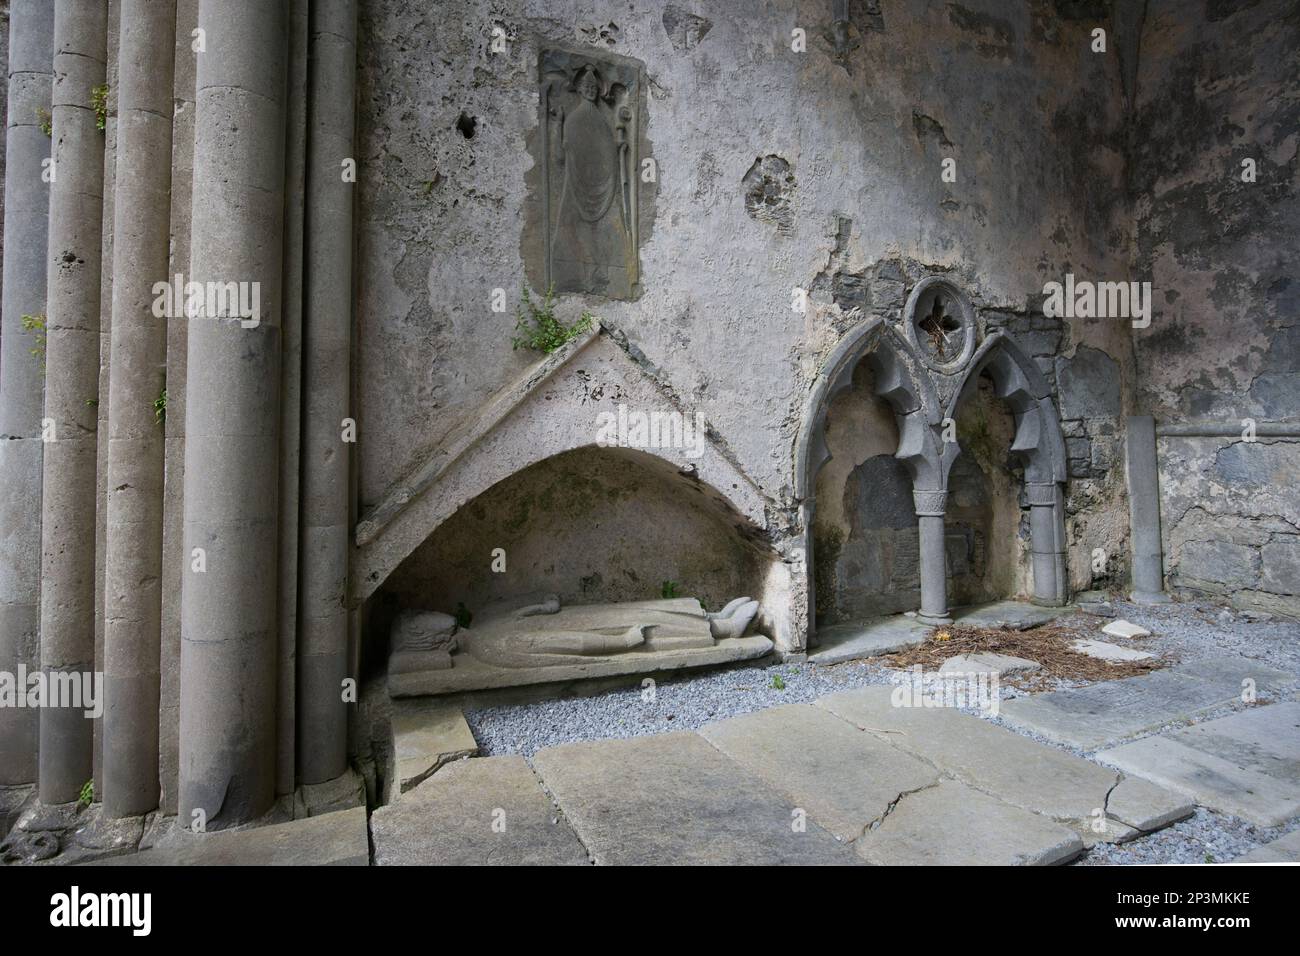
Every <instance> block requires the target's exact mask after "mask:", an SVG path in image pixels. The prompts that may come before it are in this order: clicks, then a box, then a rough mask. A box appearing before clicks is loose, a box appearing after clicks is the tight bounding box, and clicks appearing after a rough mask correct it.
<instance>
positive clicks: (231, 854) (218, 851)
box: [92, 807, 370, 866]
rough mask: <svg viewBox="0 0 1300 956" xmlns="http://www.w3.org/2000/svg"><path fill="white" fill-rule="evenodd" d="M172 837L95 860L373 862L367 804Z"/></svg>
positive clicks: (177, 863) (143, 862)
mask: <svg viewBox="0 0 1300 956" xmlns="http://www.w3.org/2000/svg"><path fill="white" fill-rule="evenodd" d="M168 839H169V845H159V846H155V847H153V848H152V849H148V850H142V851H140V852H139V853H130V854H127V855H126V856H114V857H109V858H108V859H102V860H95V861H94V863H93V864H92V865H95V866H367V865H368V864H369V862H370V844H369V841H368V840H367V838H366V808H365V807H353V808H352V809H351V810H340V811H338V812H336V813H325V814H321V815H320V816H315V817H306V818H304V819H302V820H293V821H291V822H289V823H276V824H272V825H271V826H264V827H252V828H250V829H247V830H219V831H216V832H213V833H188V832H185V831H182V830H175V831H174V832H173V834H172V836H171V837H169V838H168ZM171 841H174V842H171Z"/></svg>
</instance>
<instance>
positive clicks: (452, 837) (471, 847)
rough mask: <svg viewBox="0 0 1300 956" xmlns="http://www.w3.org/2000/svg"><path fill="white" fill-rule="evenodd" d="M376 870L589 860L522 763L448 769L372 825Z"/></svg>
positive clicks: (381, 812)
mask: <svg viewBox="0 0 1300 956" xmlns="http://www.w3.org/2000/svg"><path fill="white" fill-rule="evenodd" d="M370 835H371V838H372V839H373V840H374V844H375V863H376V864H377V865H381V866H404V865H416V866H479V865H488V864H490V865H496V866H557V865H573V866H578V865H585V864H587V863H588V862H589V860H588V858H587V852H586V851H585V850H584V849H583V848H582V844H581V843H579V842H578V838H577V837H576V836H574V834H573V831H572V830H571V829H570V828H569V826H568V824H567V823H566V822H565V821H564V818H563V817H562V816H561V815H560V813H559V812H558V811H557V810H556V809H555V807H554V806H553V805H552V804H551V800H550V799H549V798H548V797H547V796H546V794H545V793H544V792H543V791H542V788H541V785H540V784H539V783H538V782H537V777H536V776H534V774H533V772H532V770H530V769H529V767H528V764H527V762H525V760H524V758H523V757H515V756H508V757H473V758H471V759H469V760H458V761H456V762H454V763H451V764H448V765H447V766H446V767H444V768H443V769H441V770H439V771H438V772H437V773H436V774H434V775H433V776H432V777H430V778H429V779H428V780H426V781H424V782H423V783H422V784H420V785H419V786H417V787H416V788H415V789H413V790H411V791H410V792H408V793H406V794H403V795H402V799H401V801H400V802H399V803H393V804H389V805H388V806H385V807H380V808H379V809H378V810H376V811H375V812H374V813H373V814H371V817H370Z"/></svg>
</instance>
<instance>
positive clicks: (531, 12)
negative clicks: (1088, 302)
mask: <svg viewBox="0 0 1300 956" xmlns="http://www.w3.org/2000/svg"><path fill="white" fill-rule="evenodd" d="M499 10H500V8H499V7H497V6H496V5H493V4H489V3H487V2H485V0H455V2H449V3H445V4H442V5H439V6H438V7H437V8H430V7H428V5H427V4H424V3H422V2H416V0H375V2H372V3H367V4H365V5H364V8H363V10H362V19H361V25H360V28H361V44H360V48H361V67H360V77H359V84H360V95H359V104H360V107H359V143H360V145H359V152H360V162H361V165H362V167H363V169H364V170H365V172H364V174H363V175H362V176H361V177H360V180H359V207H358V226H357V229H358V248H359V257H360V259H359V275H360V280H359V303H358V310H357V315H358V324H359V341H360V354H359V356H358V363H359V374H358V381H359V389H360V395H359V404H360V423H361V434H362V435H363V436H364V438H363V441H362V444H361V460H360V462H359V469H360V476H359V482H360V487H359V494H360V498H361V504H362V507H363V509H364V508H365V507H368V506H370V505H372V504H374V503H375V502H376V501H378V500H380V499H381V498H382V497H383V496H384V494H385V492H386V491H388V490H389V489H391V488H392V487H393V486H394V485H395V484H396V483H399V482H400V481H401V479H402V478H403V477H404V476H405V475H407V474H408V473H409V472H410V471H411V469H412V468H414V467H416V465H417V463H418V462H419V461H421V460H422V459H423V458H425V457H427V454H428V452H429V450H430V449H432V448H434V447H436V446H437V444H438V443H439V441H440V440H441V439H442V438H443V437H444V436H445V435H447V434H448V432H449V431H450V430H452V429H453V428H455V427H456V426H457V424H458V423H459V422H461V421H463V420H465V419H466V418H468V417H471V416H473V415H474V414H475V412H476V410H477V409H478V408H479V407H480V405H481V404H482V403H483V402H484V401H485V399H486V398H487V396H489V395H491V394H492V393H493V392H495V391H496V390H497V389H499V388H500V387H501V386H502V385H503V384H504V383H506V382H508V381H509V380H511V379H512V378H514V377H515V376H516V375H518V374H519V372H520V370H521V369H522V368H524V367H525V365H526V363H527V362H528V360H529V359H528V357H527V356H525V355H523V354H520V353H518V352H514V351H512V350H511V348H510V338H511V334H512V330H513V326H514V321H515V320H514V315H513V314H512V313H513V308H514V304H515V302H517V300H518V297H519V290H520V288H521V286H523V285H524V284H526V283H529V282H530V275H529V271H528V270H527V269H526V267H525V260H526V259H527V258H528V254H529V248H528V242H527V237H526V235H525V234H526V232H527V230H526V228H525V226H526V224H527V223H528V222H529V221H530V217H534V216H536V214H537V213H536V205H535V204H536V202H537V201H538V197H537V196H536V194H535V192H536V191H535V190H534V192H533V193H530V191H529V184H530V180H531V181H532V182H535V181H536V180H537V178H538V177H537V175H536V168H535V159H534V156H535V155H537V151H536V141H537V137H538V135H539V134H538V125H539V121H538V62H539V51H540V50H542V49H549V48H551V47H554V46H562V47H570V48H572V47H577V48H584V47H590V48H593V49H596V50H599V51H603V52H606V53H610V54H616V55H622V56H627V57H632V58H634V59H635V60H637V61H639V62H640V63H642V64H644V70H645V87H646V91H645V95H644V105H643V114H642V115H643V118H642V128H641V130H640V136H641V139H640V143H641V151H642V155H643V156H645V157H648V158H652V159H653V160H654V163H655V164H656V165H655V169H656V174H657V175H656V181H655V182H653V183H645V184H643V185H642V188H641V209H642V224H641V237H642V244H641V248H640V256H639V259H640V262H639V265H640V290H639V295H638V296H637V297H635V298H633V299H632V300H631V301H613V300H607V299H603V298H598V297H594V296H586V295H576V294H574V295H565V296H561V297H560V300H559V306H558V310H559V312H560V314H561V315H562V316H564V317H573V316H576V315H577V314H578V313H579V312H580V311H581V310H583V309H589V310H591V311H592V312H594V313H595V314H597V315H598V316H599V317H600V318H601V319H602V321H603V322H605V323H606V324H607V325H609V326H611V327H614V328H617V329H620V330H622V331H623V332H624V333H625V334H626V335H627V338H628V340H629V343H630V346H631V347H632V348H633V349H634V350H636V352H637V353H638V354H639V355H642V356H644V358H645V360H646V361H647V363H648V364H649V365H651V366H652V367H654V368H656V369H658V370H660V372H661V373H662V375H663V377H664V379H665V380H666V381H668V382H670V383H671V385H672V387H673V388H674V389H675V390H676V391H677V393H678V394H680V395H682V396H683V397H684V398H686V399H688V400H689V401H690V402H692V403H693V405H694V406H695V407H696V408H698V409H699V410H700V411H702V412H703V414H704V415H705V417H706V418H707V419H708V421H709V422H710V424H711V426H712V427H713V429H714V430H715V431H716V433H717V434H718V436H719V437H720V439H721V440H722V441H723V442H724V443H725V444H726V446H727V447H729V448H730V449H732V450H733V451H734V453H735V456H736V459H737V462H738V464H739V466H740V467H741V468H742V469H743V470H744V472H745V473H746V474H748V475H749V476H750V477H752V479H753V480H754V481H755V482H756V483H757V484H758V485H759V486H760V487H761V488H762V489H763V490H764V492H765V493H766V494H767V495H769V496H770V497H772V498H773V499H774V500H777V501H780V502H783V503H785V504H786V506H787V507H788V508H789V509H790V512H791V513H793V502H792V501H791V485H792V481H793V475H792V469H793V461H792V457H793V456H792V454H791V448H792V444H793V442H794V439H795V436H796V434H797V430H798V425H799V420H800V416H801V415H802V412H803V404H804V400H805V396H806V394H807V390H808V387H809V383H810V381H811V379H812V377H813V376H814V375H815V374H816V371H817V368H818V366H819V364H820V362H821V361H822V360H823V358H824V357H825V356H826V354H827V353H828V352H829V351H830V350H831V349H832V348H833V346H834V344H835V343H836V341H837V340H838V339H839V338H840V336H841V335H843V334H844V332H845V331H846V330H847V329H848V328H850V327H851V326H852V325H853V324H854V323H855V322H856V321H859V320H860V318H861V317H863V316H872V315H885V316H888V317H889V318H891V319H893V318H897V316H898V312H899V309H900V308H901V306H902V303H903V299H904V296H905V294H906V292H907V289H908V288H909V286H910V285H911V284H912V283H914V282H915V281H916V280H917V279H918V278H919V277H920V276H922V275H924V274H926V273H927V272H932V271H942V272H947V273H949V274H950V275H952V277H953V278H954V280H955V281H957V282H958V283H960V284H961V286H962V287H963V288H964V289H966V290H968V292H969V293H970V295H971V296H972V298H973V299H974V301H975V303H976V305H977V307H978V308H979V309H980V310H981V312H982V313H996V314H997V315H998V316H1003V317H1005V319H1006V321H1007V322H1008V323H1009V324H1014V323H1015V322H1018V321H1023V322H1027V323H1030V324H1031V325H1032V323H1033V322H1034V321H1035V315H1036V313H1037V311H1038V303H1039V300H1040V299H1041V290H1042V287H1043V284H1044V283H1045V282H1046V281H1048V280H1052V279H1056V280H1059V279H1061V278H1062V276H1063V275H1064V274H1065V272H1066V271H1069V270H1073V271H1074V272H1076V273H1079V274H1086V275H1089V276H1092V277H1095V278H1104V279H1115V278H1123V277H1124V276H1125V275H1126V274H1127V237H1128V233H1129V220H1128V210H1127V205H1126V203H1125V197H1124V189H1123V187H1124V167H1123V160H1124V136H1123V110H1122V97H1121V91H1122V81H1121V65H1120V57H1119V56H1118V55H1117V54H1116V52H1115V48H1114V47H1112V50H1111V52H1110V53H1109V54H1106V55H1102V54H1096V53H1093V52H1092V51H1091V49H1090V46H1089V37H1090V32H1091V30H1092V29H1093V28H1094V27H1096V26H1098V25H1101V26H1103V27H1106V28H1108V29H1110V28H1112V24H1111V23H1110V20H1109V19H1108V13H1107V5H1105V4H1102V3H1093V4H1087V3H1085V4H1079V3H1057V2H1051V0H1033V2H1029V3H1025V4H1023V5H1007V4H1003V3H998V2H993V0H969V2H965V3H949V4H945V5H936V4H931V3H926V2H921V0H911V2H894V3H888V4H879V3H875V2H854V3H850V4H849V11H850V19H851V23H850V26H849V31H848V37H849V42H848V47H847V49H845V50H844V51H842V52H838V51H837V50H836V48H835V45H834V41H833V29H832V25H831V23H830V15H831V5H830V4H816V3H796V2H793V0H773V2H771V3H767V4H765V5H764V7H763V9H762V10H761V12H760V15H756V16H746V17H733V16H722V15H710V13H709V11H707V10H702V9H699V10H697V8H695V7H693V6H690V5H687V4H679V3H661V2H636V3H633V4H631V5H629V4H612V3H601V2H588V0H583V2H577V0H569V2H556V0H547V2H545V3H543V2H540V0H534V2H525V3H521V4H518V5H515V6H514V7H513V8H512V10H511V12H510V13H508V14H504V15H503V14H501V13H500V12H499ZM494 28H497V30H498V35H499V36H504V38H505V39H506V45H505V51H504V52H493V48H492V38H493V32H494ZM795 28H801V29H803V30H805V31H806V36H807V50H806V52H793V51H792V49H791V42H792V36H791V31H792V30H794V29H795ZM1116 29H1118V28H1116ZM976 80H977V81H976ZM1012 118H1014V120H1013V119H1012ZM944 159H953V160H955V161H956V174H957V180H956V182H955V183H948V182H944V181H943V180H942V178H941V172H942V166H941V164H942V161H943V160H944ZM796 288H798V289H805V290H808V291H809V293H810V295H811V302H810V305H809V308H808V309H807V310H806V312H804V313H798V312H795V311H793V310H792V290H793V289H796ZM495 289H500V290H503V292H504V294H505V296H506V299H507V300H508V303H509V307H508V309H507V310H506V311H505V312H493V311H492V309H491V302H492V293H493V290H495ZM854 310H857V311H854ZM1030 331H1034V332H1038V331H1041V332H1044V333H1050V334H1048V335H1045V336H1044V337H1045V338H1054V340H1053V342H1052V344H1051V346H1050V348H1046V350H1044V351H1041V352H1035V354H1041V355H1042V356H1043V357H1044V359H1045V360H1046V361H1048V363H1049V364H1050V363H1051V362H1053V361H1056V360H1057V359H1059V360H1061V361H1063V362H1066V363H1067V364H1068V363H1070V362H1072V361H1073V357H1074V356H1075V354H1076V350H1078V349H1080V348H1081V347H1082V348H1089V349H1096V350H1104V351H1105V352H1106V354H1107V355H1109V356H1110V359H1111V361H1112V362H1113V363H1114V365H1115V368H1116V370H1117V375H1116V381H1115V382H1114V383H1112V386H1113V393H1114V396H1113V397H1114V400H1115V402H1117V403H1118V404H1119V406H1120V407H1121V408H1124V407H1127V403H1128V402H1129V401H1130V398H1129V396H1128V394H1127V392H1126V391H1125V390H1124V387H1123V385H1122V383H1123V382H1125V381H1127V376H1128V375H1129V369H1130V361H1131V356H1130V351H1129V340H1128V334H1127V330H1126V329H1125V328H1124V326H1123V324H1122V323H1116V322H1114V321H1102V322H1077V323H1072V324H1061V323H1058V324H1057V325H1056V326H1055V328H1054V330H1049V329H1030ZM1085 354H1087V353H1085ZM1090 417H1092V418H1098V417H1102V418H1104V417H1107V416H1089V415H1086V414H1082V413H1081V414H1080V415H1079V416H1078V421H1079V422H1084V421H1085V420H1086V419H1089V418H1090ZM1109 417H1110V421H1109V423H1108V425H1107V427H1109V428H1110V429H1111V430H1110V431H1109V432H1108V433H1107V434H1106V435H1099V437H1101V438H1103V439H1106V438H1109V437H1111V436H1113V435H1114V434H1115V432H1116V431H1118V428H1117V422H1118V418H1116V417H1113V416H1109ZM1080 427H1081V428H1083V430H1084V433H1083V434H1080V435H1079V436H1078V437H1081V438H1088V437H1089V435H1088V434H1087V427H1088V426H1087V425H1082V426H1080ZM1093 444H1094V445H1096V444H1099V443H1098V442H1096V441H1095V439H1094V440H1093ZM1100 444H1105V442H1104V441H1103V442H1101V443H1100ZM1083 448H1084V446H1082V445H1080V450H1081V454H1084V452H1083ZM1097 455H1098V459H1099V460H1101V459H1104V458H1105V453H1104V451H1102V450H1099V451H1098V453H1097ZM1093 457H1094V456H1093V452H1092V450H1091V446H1090V447H1088V450H1087V452H1086V454H1084V458H1086V459H1087V461H1088V463H1089V468H1090V474H1091V475H1092V476H1094V477H1080V479H1079V481H1080V482H1081V484H1080V487H1079V489H1078V490H1077V491H1076V490H1072V492H1071V494H1072V501H1075V504H1076V507H1075V508H1074V509H1073V510H1074V511H1075V512H1076V515H1075V519H1074V521H1072V525H1071V542H1072V546H1071V569H1072V577H1073V579H1074V580H1073V583H1074V585H1075V586H1076V587H1079V586H1086V585H1087V584H1088V583H1089V581H1090V576H1089V572H1088V565H1089V560H1088V557H1089V555H1090V553H1091V552H1092V550H1093V549H1094V548H1096V547H1099V546H1104V547H1107V548H1108V549H1110V551H1111V552H1113V553H1115V554H1121V553H1123V551H1124V550H1125V549H1124V541H1125V539H1124V534H1125V528H1126V520H1125V516H1124V508H1123V500H1122V496H1121V495H1120V488H1119V485H1118V484H1117V483H1115V482H1114V481H1113V480H1111V479H1110V477H1109V474H1107V475H1106V476H1105V477H1103V478H1102V479H1100V480H1098V479H1097V478H1096V477H1095V475H1096V474H1098V473H1100V472H1101V471H1103V469H1094V468H1093V464H1092V462H1093ZM1082 460H1083V459H1081V461H1082ZM1119 484H1122V483H1119ZM1078 496H1082V497H1081V498H1079V497H1078ZM1085 504H1086V507H1085Z"/></svg>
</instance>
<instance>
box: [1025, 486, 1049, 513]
mask: <svg viewBox="0 0 1300 956" xmlns="http://www.w3.org/2000/svg"><path fill="white" fill-rule="evenodd" d="M1025 497H1026V498H1028V499H1029V504H1030V506H1031V507H1042V508H1054V507H1056V500H1057V499H1056V482H1054V481H1027V482H1025Z"/></svg>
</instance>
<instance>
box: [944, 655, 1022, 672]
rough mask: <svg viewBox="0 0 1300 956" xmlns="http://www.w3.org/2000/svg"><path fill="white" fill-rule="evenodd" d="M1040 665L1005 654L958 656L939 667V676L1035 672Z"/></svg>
mask: <svg viewBox="0 0 1300 956" xmlns="http://www.w3.org/2000/svg"><path fill="white" fill-rule="evenodd" d="M1041 667H1042V665H1041V664H1039V663H1038V662H1037V661H1031V660H1027V659H1025V658H1023V657H1011V656H1010V655H1007V654H988V653H979V654H958V655H957V656H956V657H950V658H948V659H947V660H946V661H944V662H943V664H941V665H940V667H939V673H940V674H998V675H1002V674H1015V673H1017V672H1024V671H1036V670H1038V669H1039V668H1041Z"/></svg>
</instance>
